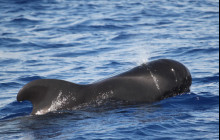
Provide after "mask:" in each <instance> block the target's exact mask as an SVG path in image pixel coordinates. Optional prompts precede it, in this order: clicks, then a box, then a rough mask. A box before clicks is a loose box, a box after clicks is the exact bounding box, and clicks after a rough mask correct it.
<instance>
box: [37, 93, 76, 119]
mask: <svg viewBox="0 0 220 140" xmlns="http://www.w3.org/2000/svg"><path fill="white" fill-rule="evenodd" d="M68 99H69V97H68V96H66V97H64V96H63V97H62V91H60V92H59V95H58V96H57V98H56V99H55V100H53V101H52V104H51V106H50V107H49V108H48V109H41V110H39V111H37V112H36V113H35V114H36V115H43V114H46V113H48V112H54V111H57V110H58V109H60V108H62V106H63V105H64V104H66V101H67V100H68ZM71 99H72V100H73V101H75V100H76V98H75V97H71Z"/></svg>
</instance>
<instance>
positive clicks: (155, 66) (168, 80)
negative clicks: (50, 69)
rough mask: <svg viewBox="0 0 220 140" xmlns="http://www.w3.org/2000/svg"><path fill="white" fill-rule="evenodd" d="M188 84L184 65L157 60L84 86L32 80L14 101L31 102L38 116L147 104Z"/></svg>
mask: <svg viewBox="0 0 220 140" xmlns="http://www.w3.org/2000/svg"><path fill="white" fill-rule="evenodd" d="M191 84H192V77H191V74H190V71H189V69H188V68H187V67H186V66H184V65H183V64H182V63H180V62H178V61H175V60H170V59H159V60H154V61H151V62H147V63H144V64H142V65H140V66H137V67H135V68H133V69H131V70H129V71H126V72H124V73H121V74H118V75H115V76H112V77H110V78H107V79H104V80H99V81H97V82H94V83H91V84H87V85H80V84H75V83H72V82H68V81H64V80H59V79H39V80H34V81H31V82H29V83H27V84H26V85H24V86H23V88H21V89H20V91H19V92H18V94H17V101H19V102H22V101H26V100H27V101H30V102H31V103H32V105H33V109H32V112H31V114H32V115H39V114H46V113H48V112H53V111H65V110H75V109H77V108H79V107H82V106H83V105H89V104H95V103H102V102H104V101H124V102H128V103H129V102H130V103H147V104H148V103H149V104H150V103H154V102H158V101H160V100H163V99H166V98H168V97H173V96H177V95H180V94H184V93H187V92H190V86H191Z"/></svg>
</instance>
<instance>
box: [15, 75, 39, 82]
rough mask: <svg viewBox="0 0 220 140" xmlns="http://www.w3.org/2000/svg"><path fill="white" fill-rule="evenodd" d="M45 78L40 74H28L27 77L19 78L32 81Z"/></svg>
mask: <svg viewBox="0 0 220 140" xmlns="http://www.w3.org/2000/svg"><path fill="white" fill-rule="evenodd" d="M38 79H43V77H40V76H26V77H20V78H19V79H18V80H20V81H23V82H30V81H33V80H38Z"/></svg>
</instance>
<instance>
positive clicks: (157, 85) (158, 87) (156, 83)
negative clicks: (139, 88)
mask: <svg viewBox="0 0 220 140" xmlns="http://www.w3.org/2000/svg"><path fill="white" fill-rule="evenodd" d="M148 70H149V69H148ZM149 71H150V70H149ZM150 75H151V77H152V78H153V80H154V83H155V85H156V87H157V89H158V90H159V91H160V86H159V83H158V82H159V80H158V79H157V77H156V76H154V75H153V73H152V72H151V71H150Z"/></svg>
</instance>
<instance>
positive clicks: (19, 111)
mask: <svg viewBox="0 0 220 140" xmlns="http://www.w3.org/2000/svg"><path fill="white" fill-rule="evenodd" d="M31 110H32V106H31V103H30V102H27V101H25V102H22V103H20V102H17V101H14V102H12V103H9V104H7V105H6V106H4V107H2V108H0V114H1V118H0V120H6V119H12V118H16V117H20V116H25V115H29V114H30V112H31Z"/></svg>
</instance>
